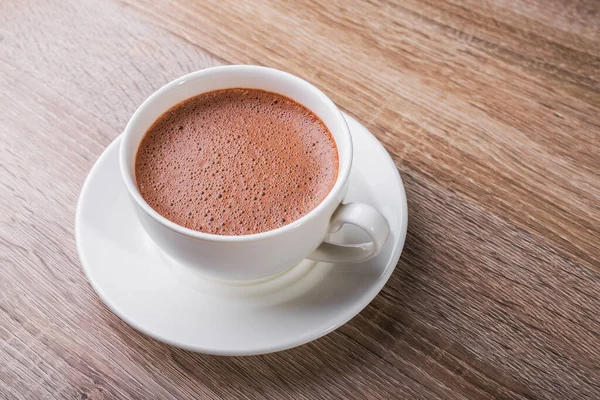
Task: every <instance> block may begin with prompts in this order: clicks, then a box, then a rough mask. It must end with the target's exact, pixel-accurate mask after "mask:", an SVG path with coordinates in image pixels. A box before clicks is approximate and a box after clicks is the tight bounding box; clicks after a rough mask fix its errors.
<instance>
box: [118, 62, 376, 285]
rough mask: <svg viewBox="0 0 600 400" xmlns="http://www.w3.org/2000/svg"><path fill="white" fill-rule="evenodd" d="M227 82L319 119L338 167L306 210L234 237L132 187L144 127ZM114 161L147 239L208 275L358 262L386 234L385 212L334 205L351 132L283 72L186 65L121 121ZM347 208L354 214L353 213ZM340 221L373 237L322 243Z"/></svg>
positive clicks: (230, 276) (252, 275)
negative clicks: (154, 204)
mask: <svg viewBox="0 0 600 400" xmlns="http://www.w3.org/2000/svg"><path fill="white" fill-rule="evenodd" d="M228 88H255V89H262V90H266V91H270V92H274V93H279V94H282V95H284V96H287V97H289V98H291V99H293V100H295V101H296V102H298V103H300V104H302V105H304V106H305V107H307V108H308V109H310V110H311V111H312V112H314V113H315V114H316V115H317V116H318V117H319V118H321V120H322V121H323V122H324V123H325V125H326V126H327V128H328V129H329V130H330V132H331V134H332V135H333V137H334V140H335V143H336V146H337V150H338V156H339V169H338V178H337V181H336V182H335V185H334V186H333V188H332V190H331V192H330V193H329V195H328V196H327V197H326V198H325V199H324V200H323V201H322V202H321V203H320V204H319V205H318V206H317V207H316V208H315V209H313V210H312V211H310V212H309V213H308V214H306V215H304V216H303V217H302V218H300V219H298V220H296V221H294V222H292V223H290V224H288V225H285V226H283V227H280V228H278V229H274V230H271V231H267V232H262V233H257V234H252V235H241V236H222V235H212V234H207V233H202V232H197V231H194V230H191V229H188V228H185V227H182V226H180V225H177V224H175V223H173V222H171V221H169V220H168V219H166V218H165V217H163V216H162V215H160V214H159V213H157V212H156V211H155V210H154V209H152V208H151V207H150V206H149V205H148V204H147V203H146V201H145V200H144V199H143V198H142V196H141V194H140V192H139V190H138V188H137V185H136V182H135V169H134V168H135V157H136V153H137V150H138V147H139V144H140V142H141V140H142V138H143V136H144V134H145V133H146V131H147V130H148V129H149V128H150V126H151V125H152V124H153V123H154V122H155V121H156V119H158V117H160V116H161V115H162V114H163V113H164V112H166V111H167V110H168V109H169V108H171V107H173V106H175V105H176V104H178V103H180V102H182V101H184V100H186V99H188V98H190V97H193V96H196V95H199V94H201V93H205V92H210V91H214V90H219V89H228ZM120 164H121V173H122V176H123V180H124V182H125V186H126V188H127V191H128V193H129V196H130V197H131V200H132V202H133V206H134V209H135V213H136V215H137V217H138V219H139V220H140V222H141V224H142V226H143V227H144V229H145V230H146V232H147V233H148V235H149V236H150V237H151V238H152V240H153V241H154V242H155V243H156V244H157V245H158V246H159V247H160V248H161V249H162V250H163V251H164V252H165V253H166V254H167V255H168V256H170V257H171V258H172V259H174V260H176V261H177V262H180V263H183V264H185V265H186V266H190V267H192V268H194V269H196V270H198V272H200V273H203V274H205V275H208V276H211V277H213V278H217V279H224V280H252V279H259V278H264V277H267V276H269V275H273V274H276V273H279V272H282V271H284V270H286V269H288V268H290V267H292V266H294V265H296V264H297V263H299V262H300V261H302V260H303V259H304V258H307V257H310V256H311V255H312V256H313V258H314V259H319V260H327V261H336V260H343V259H345V258H350V259H351V260H350V261H353V260H357V261H359V260H360V259H361V258H362V259H366V258H369V257H371V256H373V255H375V254H376V253H377V252H378V251H379V250H380V249H381V246H383V242H385V239H386V238H387V231H386V229H387V222H385V219H384V218H383V217H382V216H380V215H379V217H381V218H379V217H378V216H375V217H373V215H375V214H373V215H370V214H369V213H373V212H374V213H376V214H378V212H377V211H375V210H373V209H366V211H365V209H362V208H361V206H365V205H358V206H356V207H354V209H353V210H350V209H349V207H344V206H340V203H341V202H342V199H343V197H344V195H345V193H346V191H347V185H348V176H349V174H350V168H351V166H352V139H351V136H350V132H349V129H348V126H347V124H346V121H345V120H344V118H343V116H342V114H341V112H340V111H339V110H338V108H337V107H336V106H335V104H334V103H333V102H332V101H331V100H330V99H329V98H328V97H327V96H326V95H325V94H323V93H322V92H321V91H320V90H318V89H317V88H316V87H314V86H313V85H311V84H310V83H308V82H306V81H304V80H302V79H300V78H298V77H296V76H294V75H291V74H288V73H286V72H282V71H278V70H275V69H271V68H266V67H259V66H250V65H233V66H223V67H214V68H208V69H205V70H201V71H197V72H193V73H191V74H188V75H185V76H183V77H181V78H179V79H177V80H175V81H173V82H171V83H169V84H167V85H165V86H164V87H162V88H161V89H159V90H158V91H157V92H155V93H154V94H153V95H151V96H150V97H149V98H148V99H147V100H146V101H144V103H143V104H142V105H141V106H140V107H139V108H138V109H137V111H136V112H135V113H134V115H133V116H132V118H131V120H130V121H129V123H128V124H127V127H126V128H125V131H124V133H123V139H122V142H121V149H120ZM366 207H368V206H366ZM342 208H344V209H343V210H342ZM350 208H351V207H350ZM352 213H353V214H355V215H354V217H355V219H356V220H353V219H352V218H353V216H352V215H351V214H352ZM367 214H369V215H367ZM343 223H354V224H355V225H359V226H360V227H361V228H363V229H364V230H365V231H367V233H369V234H371V236H372V238H373V242H372V243H367V244H365V245H358V246H356V245H355V246H337V245H333V244H327V243H325V244H322V242H323V240H324V238H325V237H326V235H327V234H328V233H330V232H332V231H335V230H336V229H339V227H340V226H341V225H342V224H343ZM383 225H385V226H383ZM369 231H373V232H375V231H377V232H378V233H377V234H378V235H379V237H373V232H369ZM384 234H385V235H384ZM383 236H385V238H383ZM382 240H383V242H382ZM378 242H380V243H378ZM361 246H362V247H361Z"/></svg>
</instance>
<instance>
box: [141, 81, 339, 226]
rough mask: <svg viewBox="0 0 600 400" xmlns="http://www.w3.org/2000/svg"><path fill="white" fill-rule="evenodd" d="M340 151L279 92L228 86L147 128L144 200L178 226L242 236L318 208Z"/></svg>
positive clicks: (187, 102)
mask: <svg viewBox="0 0 600 400" xmlns="http://www.w3.org/2000/svg"><path fill="white" fill-rule="evenodd" d="M337 173H338V153H337V148H336V145H335V142H334V139H333V137H332V135H331V133H330V132H329V130H328V129H327V127H326V126H325V124H324V123H323V122H322V121H321V120H320V119H319V117H317V116H316V115H315V114H314V113H313V112H312V111H310V110H308V109H307V108H306V107H304V106H302V105H300V104H299V103H297V102H295V101H293V100H291V99H289V98H287V97H285V96H282V95H279V94H276V93H271V92H266V91H262V90H257V89H225V90H218V91H214V92H209V93H204V94H201V95H199V96H196V97H193V98H190V99H188V100H185V101H183V102H182V103H179V104H177V105H176V106H174V107H173V108H171V109H170V110H168V111H167V112H166V113H164V114H163V115H162V116H161V117H160V118H158V120H157V121H156V122H155V123H154V124H153V125H152V126H151V127H150V129H149V130H148V131H147V133H146V135H145V136H144V138H143V139H142V142H141V144H140V146H139V149H138V153H137V156H136V162H135V176H136V182H137V186H138V188H139V190H140V192H141V194H142V197H143V198H144V199H145V200H146V202H147V203H148V204H149V205H150V206H151V207H152V208H154V209H155V210H156V211H157V212H158V213H160V214H161V215H163V216H164V217H165V218H167V219H169V220H171V221H173V222H175V223H176V224H179V225H182V226H185V227H187V228H190V229H194V230H197V231H201V232H206V233H213V234H218V235H246V234H252V233H259V232H264V231H268V230H272V229H275V228H278V227H281V226H283V225H286V224H289V223H290V222H293V221H295V220H297V219H299V218H301V217H302V216H303V215H305V214H307V213H308V212H310V211H311V210H312V209H314V208H315V207H316V206H317V205H318V204H319V203H321V201H323V199H324V198H325V197H326V196H327V194H328V193H329V192H330V191H331V189H332V188H333V186H334V183H335V181H336V179H337Z"/></svg>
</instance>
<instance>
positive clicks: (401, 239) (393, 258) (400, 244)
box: [75, 111, 408, 356]
mask: <svg viewBox="0 0 600 400" xmlns="http://www.w3.org/2000/svg"><path fill="white" fill-rule="evenodd" d="M342 115H343V117H344V118H345V119H346V120H347V123H348V127H349V128H350V129H349V130H350V133H351V136H352V122H353V123H355V124H356V125H358V126H359V127H361V128H362V129H364V130H365V131H366V132H367V133H368V134H369V135H370V136H371V139H374V141H375V142H376V145H377V146H379V148H380V150H383V151H384V152H385V154H387V156H388V157H387V159H386V160H385V162H386V163H387V164H388V167H391V168H392V169H393V170H394V172H395V175H396V181H397V184H398V187H399V189H400V193H399V194H400V197H401V199H400V201H401V204H402V207H401V211H400V218H401V220H400V229H399V230H398V238H397V240H396V241H395V242H396V243H395V247H394V250H393V253H392V254H391V255H390V256H389V258H388V261H387V263H386V264H387V265H386V272H385V274H383V275H382V276H381V277H379V279H378V284H377V285H374V286H372V287H370V288H369V289H368V294H367V295H363V301H361V302H360V303H357V304H354V305H353V306H352V307H350V308H346V312H345V313H344V314H345V317H344V318H341V319H340V320H339V321H336V323H335V324H333V325H331V326H330V327H328V328H327V329H324V330H322V331H319V332H318V333H317V334H316V335H315V334H314V331H309V332H307V333H306V334H304V335H301V336H300V337H298V338H297V339H295V340H293V341H291V342H285V343H283V344H281V343H280V344H277V345H274V346H262V347H260V348H251V349H249V350H240V349H233V350H227V349H225V348H220V349H218V348H217V349H215V348H214V347H213V348H209V347H203V346H198V345H193V344H189V343H182V342H179V341H178V340H173V339H170V338H167V337H164V336H162V335H160V334H157V333H155V332H153V331H151V330H150V329H146V327H144V326H142V325H141V324H138V323H137V322H135V321H133V320H132V319H130V318H129V317H128V316H127V315H125V313H124V312H121V310H120V308H119V307H118V306H117V305H116V304H114V303H113V302H112V301H111V300H110V299H109V297H108V296H107V295H106V293H105V292H104V291H103V290H102V288H101V287H100V286H99V285H98V283H97V282H96V281H95V280H94V279H93V276H92V273H91V271H90V267H89V265H90V263H89V262H88V260H87V258H86V257H85V254H84V251H83V248H82V244H81V243H82V238H81V230H82V228H81V227H80V225H81V223H82V216H81V213H82V209H83V201H84V198H85V193H86V192H87V191H88V186H89V185H90V184H91V182H92V181H93V180H94V178H95V176H96V174H97V173H98V171H99V169H100V165H101V164H102V163H101V160H102V159H103V158H105V157H107V156H108V154H109V153H110V151H111V150H112V147H114V146H118V144H119V143H120V142H121V138H122V135H119V136H117V137H116V138H115V139H114V140H113V141H112V142H111V143H110V144H109V145H108V146H107V147H106V148H105V149H104V151H103V152H102V154H101V155H100V156H99V157H98V159H97V160H96V161H95V163H94V165H93V166H92V169H91V170H90V172H89V174H88V176H87V177H86V179H85V182H84V183H83V185H82V188H81V192H80V194H79V198H78V201H77V208H76V213H75V243H76V247H77V253H78V256H79V259H80V262H81V265H82V268H83V271H84V273H85V275H86V278H87V280H88V281H89V283H90V285H91V286H92V288H93V289H94V291H95V292H96V294H97V295H98V297H100V299H101V300H102V302H103V303H104V304H105V305H106V306H107V307H108V308H109V309H110V310H111V311H112V312H113V313H114V314H115V315H116V316H118V317H119V318H120V319H121V320H123V321H124V322H125V323H127V324H128V325H129V326H131V327H132V328H134V329H136V330H137V331H139V332H141V333H143V334H145V335H147V336H149V337H151V338H152V339H154V340H158V341H160V342H162V343H165V344H168V345H170V346H175V347H178V348H181V349H184V350H189V351H194V352H199V353H203V354H209V355H216V356H251V355H261V354H268V353H274V352H278V351H283V350H288V349H291V348H295V347H298V346H302V345H304V344H306V343H309V342H312V341H313V340H317V339H319V338H321V337H323V336H325V335H327V334H329V333H331V332H332V331H334V330H336V329H338V328H339V327H341V326H342V325H344V324H346V323H347V322H348V321H350V320H351V319H352V318H354V317H355V316H356V315H358V314H359V313H360V312H361V311H362V310H364V309H365V308H366V307H367V306H368V305H369V304H370V303H371V302H372V301H373V299H374V298H375V297H376V296H377V295H378V294H379V292H380V291H381V290H382V289H383V287H384V286H385V284H386V283H387V282H388V281H389V278H390V277H391V275H392V273H393V272H394V270H395V269H396V266H397V264H398V261H399V260H400V256H401V254H402V250H403V249H404V243H405V240H406V233H407V229H408V203H407V199H406V191H405V188H404V183H403V181H402V177H401V176H400V173H399V171H398V168H397V167H396V165H395V163H394V161H393V160H392V158H391V156H390V155H389V153H388V152H387V150H386V149H385V147H384V146H383V145H382V144H381V142H380V141H379V140H378V139H377V138H376V137H375V136H374V135H373V134H372V133H371V132H370V131H369V130H368V129H367V128H366V127H365V126H364V125H362V124H361V123H360V122H358V121H357V120H356V119H355V118H353V117H352V116H350V115H348V114H347V113H345V112H343V111H342ZM117 151H118V149H117ZM381 161H382V160H381Z"/></svg>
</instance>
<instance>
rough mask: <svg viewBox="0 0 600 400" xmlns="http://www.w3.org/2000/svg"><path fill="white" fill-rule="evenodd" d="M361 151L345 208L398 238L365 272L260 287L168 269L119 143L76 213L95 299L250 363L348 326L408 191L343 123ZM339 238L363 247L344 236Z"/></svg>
mask: <svg viewBox="0 0 600 400" xmlns="http://www.w3.org/2000/svg"><path fill="white" fill-rule="evenodd" d="M344 116H345V117H346V119H347V121H348V124H349V126H350V130H351V132H352V139H353V143H354V149H355V150H354V163H353V166H352V172H351V176H350V190H349V192H348V195H347V198H346V201H361V202H365V203H369V204H371V205H373V206H374V207H376V208H377V209H379V210H380V211H381V212H382V213H383V214H384V215H385V216H386V218H387V219H388V221H389V224H390V228H391V234H390V239H389V241H388V242H387V244H386V246H385V248H384V249H383V251H382V252H381V254H379V255H378V256H377V257H375V258H374V259H372V260H369V261H367V262H364V263H362V264H347V265H344V264H336V265H332V264H324V263H316V262H312V261H308V260H306V261H304V262H302V263H300V264H299V265H298V266H296V267H294V268H292V269H290V270H288V271H287V272H284V273H283V274H280V275H278V276H276V277H274V278H269V279H267V280H263V281H260V282H253V283H245V284H231V283H224V282H216V281H211V280H207V279H205V278H203V277H201V276H199V275H197V274H196V273H195V272H194V271H190V270H188V269H186V268H185V267H183V266H181V265H179V264H177V263H175V262H174V261H171V260H170V259H169V258H167V257H166V256H164V255H163V254H162V252H161V251H160V249H158V248H157V247H156V245H155V244H154V243H153V242H152V241H151V239H150V238H149V237H148V236H147V235H146V233H145V231H144V230H143V229H142V227H141V226H140V225H139V223H138V221H137V219H136V217H135V215H134V213H133V208H132V206H131V204H130V203H129V199H128V198H127V193H126V191H125V187H124V185H123V183H122V181H121V175H120V172H119V162H118V153H119V152H118V149H119V143H120V138H117V139H115V141H114V142H113V143H111V144H110V146H108V148H107V149H106V150H105V151H104V153H102V155H101V156H100V158H99V159H98V161H97V162H96V164H95V165H94V167H93V168H92V170H91V172H90V174H89V176H88V177H87V180H86V182H85V184H84V185H83V189H82V191H81V196H80V198H79V203H78V204H77V215H76V221H75V229H76V240H77V249H78V251H79V258H80V259H81V263H82V265H83V269H84V271H85V273H86V275H87V277H88V279H89V280H90V282H91V284H92V286H93V288H94V290H95V291H96V293H98V295H99V296H100V298H101V299H102V300H103V301H104V303H106V305H107V306H108V307H109V308H110V309H111V310H112V311H113V312H114V313H115V314H117V315H118V316H119V317H120V318H122V319H123V320H124V321H126V322H127V323H128V324H130V325H131V326H133V327H134V328H136V329H138V330H139V331H141V332H143V333H145V334H147V335H149V336H151V337H153V338H155V339H157V340H160V341H163V342H165V343H168V344H171V345H174V346H178V347H182V348H185V349H188V350H194V351H199V352H202V353H209V354H219V355H250V354H262V353H269V352H273V351H279V350H284V349H289V348H292V347H295V346H299V345H301V344H304V343H306V342H309V341H311V340H314V339H317V338H319V337H321V336H323V335H325V334H327V333H329V332H331V331H333V330H334V329H336V328H338V327H339V326H341V325H342V324H344V323H346V322H347V321H348V320H350V319H351V318H352V317H354V316H355V315H356V314H358V313H359V312H360V311H361V310H362V309H363V308H364V307H366V306H367V304H369V302H370V301H371V300H373V298H374V297H375V296H376V295H377V293H379V291H380V290H381V288H382V287H383V285H384V284H385V283H386V282H387V280H388V278H389V277H390V275H391V274H392V272H393V271H394V268H395V266H396V263H397V262H398V259H399V258H400V253H401V252H402V246H403V245H404V239H405V236H406V227H407V205H406V195H405V193H404V186H403V185H402V180H401V179H400V175H399V174H398V170H397V169H396V166H395V165H394V163H393V161H392V159H391V158H390V156H389V155H388V153H387V152H386V150H385V149H384V148H383V146H382V145H381V144H380V143H379V142H378V141H377V139H376V138H375V137H374V136H373V135H371V133H370V132H369V131H367V129H366V128H365V127H363V126H362V125H361V124H359V123H358V122H357V121H356V120H355V119H353V118H352V117H350V116H348V115H345V114H344ZM335 236H336V237H334V239H339V240H345V241H348V240H351V241H356V242H357V243H358V242H362V241H364V238H363V237H362V233H361V232H357V231H355V230H352V229H349V228H347V227H345V228H344V229H343V230H342V231H341V233H339V234H336V235H335Z"/></svg>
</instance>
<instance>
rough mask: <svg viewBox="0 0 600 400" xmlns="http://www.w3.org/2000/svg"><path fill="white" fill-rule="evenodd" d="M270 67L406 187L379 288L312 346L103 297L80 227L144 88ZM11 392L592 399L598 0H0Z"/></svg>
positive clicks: (596, 372)
mask: <svg viewBox="0 0 600 400" xmlns="http://www.w3.org/2000/svg"><path fill="white" fill-rule="evenodd" d="M224 63H254V64H261V65H269V66H273V67H277V68H281V69H284V70H287V71H290V72H292V73H294V74H297V75H299V76H301V77H304V78H306V79H308V80H310V81H311V82H313V83H315V84H316V85H317V86H319V87H321V88H322V89H323V90H324V91H325V92H326V93H327V94H328V95H329V96H330V97H331V98H332V99H333V100H334V101H335V102H336V103H337V104H339V105H340V107H341V108H343V109H344V110H345V111H347V112H348V113H350V114H351V115H353V116H355V117H356V118H357V119H358V120H360V121H361V122H363V123H364V124H365V125H366V126H367V127H368V128H369V129H371V131H372V132H373V133H374V134H375V135H376V136H377V137H378V138H379V139H380V140H381V142H382V143H383V144H384V145H385V147H386V148H387V150H388V151H389V152H390V154H391V155H392V157H393V158H394V160H395V162H396V165H397V166H398V168H399V170H400V172H401V174H402V176H403V178H404V182H405V185H406V190H407V195H408V200H409V219H410V222H409V224H410V226H409V232H408V237H407V241H406V245H405V251H404V253H403V255H402V258H401V260H400V262H399V264H398V267H397V270H396V272H395V273H394V274H393V276H392V278H391V280H390V282H389V283H388V284H387V285H386V287H385V288H384V290H383V291H382V292H381V294H380V295H379V296H378V297H377V298H376V299H375V300H374V301H373V303H372V304H371V305H370V306H369V307H368V308H367V309H365V310H364V311H363V312H362V313H361V314H359V315H358V316H357V317H356V318H354V319H353V320H352V321H351V322H349V323H348V324H346V325H345V326H343V327H342V328H340V329H339V330H338V331H336V332H334V333H332V334H330V335H328V336H326V337H324V338H322V339H319V340H317V341H315V342H313V343H310V344H307V345H304V346H301V347H300V348H296V349H292V350H288V351H285V352H281V353H276V354H270V355H266V356H258V357H245V358H236V357H234V358H222V357H211V356H205V355H201V354H195V353H191V352H187V351H183V350H180V349H177V348H173V347H170V346H167V345H164V344H162V343H159V342H156V341H154V340H152V339H150V338H148V337H146V336H144V335H141V334H139V333H137V332H136V331H134V330H133V329H132V328H130V327H129V326H127V325H126V324H124V323H123V322H121V321H120V320H119V319H118V318H117V317H116V316H114V315H113V314H112V313H111V312H109V311H108V310H107V309H106V307H105V306H104V305H103V304H102V303H101V302H100V300H99V299H98V297H97V296H96V295H95V293H94V292H93V290H92V289H91V287H90V286H89V284H88V283H87V281H86V279H85V277H84V275H83V272H82V270H81V267H80V265H79V261H78V260H77V255H76V250H75V244H74V237H73V220H74V213H75V204H76V201H77V196H78V194H79V191H80V188H81V185H82V183H83V181H84V179H85V177H86V175H87V173H88V171H89V169H90V168H91V166H92V165H93V163H94V161H95V160H96V158H97V157H98V156H99V155H100V153H101V152H102V150H103V149H104V148H105V147H106V146H107V145H108V143H110V142H111V140H112V139H114V138H115V137H116V136H117V135H118V134H119V132H120V131H121V129H122V128H123V126H124V125H125V124H126V122H127V120H128V119H129V117H130V116H131V114H132V113H133V111H134V110H135V109H136V108H137V106H138V105H139V104H140V103H141V102H142V101H143V100H144V99H145V98H146V97H147V96H148V95H150V94H151V93H152V92H153V91H154V90H156V89H157V88H158V87H160V86H161V85H163V84H164V83H166V82H168V81H170V80H172V79H174V78H176V77H178V76H180V75H183V74H184V73H187V72H190V71H194V70H197V69H201V68H204V67H207V66H211V65H218V64H224ZM0 87H1V88H2V90H1V91H0V210H1V212H0V260H1V261H0V265H1V270H0V277H1V280H0V346H1V350H0V397H2V398H7V399H46V398H60V399H63V398H65V399H104V398H111V399H112V398H140V399H150V398H161V399H171V398H207V399H219V398H225V399H229V398H269V399H284V398H294V399H296V398H299V399H316V398H318V399H334V398H352V399H355V398H356V399H361V398H381V399H395V398H415V399H430V398H440V399H449V398H453V399H454V398H456V399H466V398H469V399H470V398H474V399H492V398H502V399H597V398H600V383H599V381H600V380H599V378H598V377H599V376H600V361H599V360H600V115H599V110H600V4H599V3H598V2H597V1H594V0H589V1H586V0H578V1H571V2H562V1H559V0H533V1H520V0H495V1H489V0H488V1H484V2H480V1H475V0H460V1H459V0H448V1H441V0H425V1H417V0H404V1H402V2H399V1H389V0H369V1H361V2H359V1H352V2H347V1H342V0H333V1H330V2H326V3H325V4H321V3H318V2H315V1H309V0H298V1H295V2H285V1H283V0H278V1H268V0H257V1H253V2H235V1H223V0H221V1H214V0H208V1H203V2H185V1H177V0H168V1H164V2H151V1H148V0H125V1H122V2H101V1H97V0H85V1H81V2H80V1H76V0H67V1H60V2H59V1H39V0H27V1H10V0H9V1H4V2H2V3H0Z"/></svg>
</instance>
